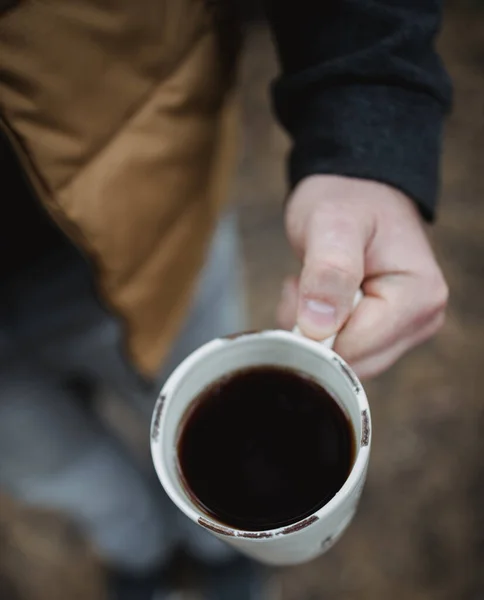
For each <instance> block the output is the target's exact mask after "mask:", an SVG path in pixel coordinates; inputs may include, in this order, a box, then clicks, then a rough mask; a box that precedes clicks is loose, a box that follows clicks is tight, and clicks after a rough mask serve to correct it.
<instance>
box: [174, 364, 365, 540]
mask: <svg viewBox="0 0 484 600" xmlns="http://www.w3.org/2000/svg"><path fill="white" fill-rule="evenodd" d="M354 451H355V444H354V434H353V430H352V427H351V425H350V423H349V422H348V419H347V417H346V416H345V414H344V413H343V411H342V410H341V408H340V407H339V406H338V404H337V403H336V402H335V401H334V400H333V398H332V397H331V396H330V395H329V394H328V392H326V391H325V390H324V389H323V388H321V387H320V386H319V385H318V384H316V383H315V382H313V381H312V380H311V379H309V378H306V377H305V376H303V375H300V374H299V373H297V372H296V371H291V370H286V369H281V368H277V367H257V368H250V369H246V370H241V371H238V372H236V373H233V374H231V375H228V376H227V377H224V378H223V379H220V380H218V381H217V382H215V383H214V384H212V385H211V386H210V387H209V388H208V389H206V390H205V391H204V392H203V393H202V394H201V395H200V396H199V398H198V399H197V401H196V402H195V403H194V407H193V408H192V409H191V411H190V413H189V414H188V416H187V417H186V420H185V423H184V424H183V426H182V432H181V435H180V441H179V445H178V456H179V461H180V466H181V470H182V473H183V476H184V478H185V482H186V485H187V487H188V488H189V489H190V491H191V494H192V495H193V496H195V499H196V500H197V501H198V503H199V504H200V506H201V507H202V508H203V510H204V511H205V512H206V513H208V514H209V515H212V516H214V517H216V518H217V519H218V520H219V521H221V522H222V523H225V524H226V525H231V526H233V527H236V528H239V529H244V530H247V531H261V530H264V529H273V528H276V527H283V526H286V525H290V524H292V523H295V522H297V521H298V520H299V519H303V518H304V517H307V516H309V515H310V514H311V513H313V512H314V511H315V510H317V509H319V508H321V507H322V506H324V505H325V504H326V503H327V502H328V501H329V500H331V498H332V497H333V496H334V495H335V494H336V493H337V492H338V491H339V489H340V488H341V487H342V485H343V483H344V482H345V480H346V479H347V477H348V474H349V472H350V470H351V467H352V464H353V457H354Z"/></svg>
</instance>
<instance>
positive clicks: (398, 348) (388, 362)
mask: <svg viewBox="0 0 484 600" xmlns="http://www.w3.org/2000/svg"><path fill="white" fill-rule="evenodd" d="M444 320H445V315H444V313H440V314H438V315H437V316H436V317H434V319H432V320H431V321H430V322H429V323H428V324H427V325H426V326H425V327H423V328H421V329H418V330H417V331H415V332H414V333H413V335H411V336H409V337H407V338H405V339H403V340H400V341H399V342H398V343H397V344H394V345H393V346H391V347H390V348H388V349H386V350H385V351H383V352H380V353H379V354H376V355H373V356H370V357H368V358H366V359H364V360H361V361H359V362H357V363H353V364H352V367H353V370H354V371H355V373H356V374H357V375H358V377H360V378H361V379H368V378H370V377H376V376H377V375H380V374H381V373H383V372H384V371H386V370H387V369H388V368H389V367H391V366H392V365H393V364H394V363H396V362H397V360H398V359H399V358H400V357H401V356H402V355H403V354H405V353H406V352H408V351H409V350H410V349H411V348H413V347H414V346H417V345H418V344H421V343H422V342H425V341H426V340H428V339H430V338H431V337H432V336H434V335H435V334H436V333H437V332H438V331H439V329H440V328H441V327H442V325H443V324H444Z"/></svg>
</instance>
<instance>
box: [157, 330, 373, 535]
mask: <svg viewBox="0 0 484 600" xmlns="http://www.w3.org/2000/svg"><path fill="white" fill-rule="evenodd" d="M247 337H253V338H266V339H267V338H269V339H271V338H272V339H275V340H278V339H279V340H280V339H285V340H286V341H290V342H291V343H295V344H297V345H298V346H300V347H304V348H306V349H309V350H311V351H313V352H316V353H317V354H319V355H320V356H321V357H322V358H324V359H325V360H327V361H328V362H330V363H331V364H332V365H333V366H334V367H336V369H337V370H338V371H339V372H340V374H341V375H342V377H343V379H344V380H346V381H347V383H348V384H349V385H350V386H351V388H352V392H353V394H354V396H355V397H356V401H357V403H358V408H359V411H360V414H361V415H362V418H363V415H365V422H364V427H363V431H362V436H361V439H359V440H358V439H356V440H355V444H356V456H355V460H354V462H353V466H352V467H351V471H350V473H349V475H348V477H347V478H346V480H345V482H344V484H343V485H342V486H341V488H340V489H339V490H338V492H337V493H336V494H335V495H334V496H333V498H331V500H329V502H327V503H326V504H324V505H323V506H322V507H320V508H319V509H318V510H316V511H314V512H313V513H311V514H310V515H306V516H305V517H304V518H302V519H299V520H298V521H296V522H294V523H292V524H290V525H286V526H283V527H279V528H274V529H264V530H261V531H251V530H244V529H239V528H238V527H234V526H231V525H227V524H225V523H223V522H221V521H218V520H217V519H216V518H215V517H212V516H211V515H209V514H208V513H206V512H204V511H203V510H202V509H201V508H198V507H197V506H196V504H195V502H193V500H189V499H188V498H185V497H184V496H183V495H182V494H180V493H178V491H177V490H176V489H175V486H174V485H173V484H172V482H171V477H170V476H169V475H168V470H167V469H166V467H165V463H166V461H167V460H171V458H172V457H170V458H165V457H164V456H163V453H162V452H160V451H159V450H160V449H161V446H162V439H163V431H164V429H165V427H166V418H167V417H166V415H167V413H168V409H169V405H170V403H171V402H172V401H173V396H174V394H175V393H176V391H177V388H178V385H179V383H180V382H181V380H182V379H183V378H184V377H185V375H186V374H187V373H188V372H189V371H190V370H191V368H192V367H193V366H194V365H195V364H196V363H197V362H199V361H200V360H201V359H202V358H203V357H204V356H205V355H207V354H209V353H211V352H213V351H216V350H217V349H220V348H222V347H223V346H225V344H227V343H233V342H237V341H238V340H240V341H241V340H242V339H246V338H247ZM350 421H351V423H352V425H353V421H352V420H351V419H350ZM150 434H151V436H150V446H151V456H152V460H153V464H154V466H155V470H156V473H157V475H158V478H159V480H160V482H161V484H162V486H163V488H164V489H165V491H166V493H167V494H168V496H169V497H170V499H171V500H172V501H173V502H174V503H175V505H176V506H177V507H178V508H179V509H180V510H181V511H182V512H183V513H184V514H185V515H186V516H187V517H189V518H190V519H191V520H192V521H193V522H194V523H197V524H199V525H201V526H202V527H204V528H206V529H208V530H210V531H212V532H213V533H216V534H219V535H224V536H228V537H231V538H236V539H237V538H246V539H250V540H253V541H269V540H270V539H272V538H274V537H277V536H281V535H288V534H291V533H297V532H299V531H301V530H303V529H305V528H306V527H308V526H310V525H312V524H313V523H316V522H317V521H319V520H320V519H324V518H327V517H329V516H330V515H331V514H332V513H333V512H334V511H335V510H336V509H337V507H338V506H339V504H340V503H341V502H342V501H343V500H344V499H345V498H346V497H348V496H349V495H350V494H352V493H353V492H354V489H355V488H356V486H357V485H358V482H359V481H360V480H361V476H362V474H363V472H364V471H365V469H366V468H367V464H368V459H369V453H370V448H371V437H372V427H371V412H370V406H369V403H368V398H367V396H366V393H365V390H364V388H363V385H362V384H361V382H360V380H359V378H358V377H357V375H356V374H355V373H354V371H353V370H352V369H351V367H350V366H349V365H348V363H346V361H345V360H344V359H343V358H341V356H339V354H337V353H336V352H334V350H332V349H330V348H327V347H326V346H324V345H323V343H321V342H317V341H315V340H311V339H309V338H306V337H304V336H301V335H298V334H295V333H293V332H290V331H284V330H280V329H268V330H261V331H251V332H242V333H239V334H234V335H230V336H226V337H219V338H215V339H213V340H211V341H209V342H207V343H206V344H203V345H202V346H200V347H199V348H197V349H196V350H194V351H193V352H192V353H191V354H189V355H188V356H187V357H186V358H185V359H184V360H183V361H182V362H181V363H180V364H179V365H178V366H177V367H176V368H175V370H174V371H173V372H172V374H171V375H170V376H169V377H168V379H167V380H166V382H165V384H164V385H163V387H162V389H161V391H160V393H159V395H158V398H157V400H156V403H155V407H154V410H153V417H152V421H151V428H150ZM157 450H158V451H157ZM177 467H178V465H177ZM177 470H178V468H177ZM180 485H181V487H182V488H183V489H185V487H186V486H185V485H184V484H183V481H180ZM185 494H186V496H187V497H189V496H190V494H189V492H187V491H186V490H185Z"/></svg>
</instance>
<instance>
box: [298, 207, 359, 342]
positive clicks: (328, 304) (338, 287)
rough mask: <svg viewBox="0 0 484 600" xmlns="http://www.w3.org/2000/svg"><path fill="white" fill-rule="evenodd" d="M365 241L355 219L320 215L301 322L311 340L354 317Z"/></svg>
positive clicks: (305, 272)
mask: <svg viewBox="0 0 484 600" xmlns="http://www.w3.org/2000/svg"><path fill="white" fill-rule="evenodd" d="M364 245H365V244H364V239H363V236H362V231H361V227H359V226H358V224H357V222H356V221H354V220H353V219H352V218H349V219H341V217H340V216H339V215H337V214H336V213H333V214H332V213H326V214H321V215H316V217H315V218H314V219H313V221H312V223H311V224H310V226H309V230H308V235H307V238H306V248H305V254H304V264H303V269H302V273H301V278H300V282H299V298H298V306H297V323H298V325H299V328H300V329H301V332H302V333H303V334H304V335H306V336H307V337H310V338H313V339H316V340H322V339H325V338H327V337H330V336H331V335H332V334H334V333H336V331H338V330H339V329H340V328H341V327H342V326H343V324H344V323H345V321H346V320H347V318H348V317H349V315H350V312H351V310H352V305H353V299H354V297H355V294H356V292H357V290H358V289H359V287H360V285H361V282H362V279H363V270H364V264H363V260H364Z"/></svg>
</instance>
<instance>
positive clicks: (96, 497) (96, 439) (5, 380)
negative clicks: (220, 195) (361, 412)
mask: <svg viewBox="0 0 484 600" xmlns="http://www.w3.org/2000/svg"><path fill="white" fill-rule="evenodd" d="M237 242H238V240H237V232H236V222H235V219H234V218H233V217H232V216H228V217H226V218H224V219H222V221H221V223H220V225H219V228H218V231H217V233H216V235H215V237H214V241H213V244H212V248H211V252H210V255H209V257H208V260H207V263H206V266H205V268H204V271H203V273H202V276H201V278H200V281H199V285H198V290H197V294H196V297H195V300H194V303H193V306H192V308H191V312H190V314H189V316H188V319H187V322H186V324H185V326H184V329H183V331H182V332H181V335H180V337H179V339H178V340H177V341H176V343H175V344H174V347H173V349H172V352H171V354H170V356H169V358H168V360H167V362H166V364H165V365H164V367H163V372H162V373H160V377H159V380H157V381H156V382H151V383H147V382H145V381H143V380H141V378H139V377H138V376H137V375H136V374H135V373H134V371H133V370H132V369H131V368H130V367H129V365H128V364H127V362H126V360H125V358H124V357H123V354H122V347H121V343H120V342H121V335H120V328H119V325H118V323H117V321H116V319H115V318H114V317H113V316H111V315H110V314H108V313H107V312H106V311H105V310H103V309H102V307H101V306H100V305H99V303H98V302H97V300H96V298H95V295H94V293H93V291H92V285H91V281H90V275H89V272H88V269H87V267H86V265H85V264H84V262H83V261H82V260H81V259H79V258H77V257H75V256H62V257H50V258H49V259H45V260H44V261H43V262H42V264H40V265H38V266H37V267H36V268H35V269H32V271H31V273H29V274H23V275H22V277H18V278H17V279H16V280H13V281H11V282H9V283H8V285H2V290H1V294H0V488H1V489H3V490H5V491H7V492H9V493H11V494H12V495H13V496H15V497H17V498H19V499H20V500H22V501H24V502H27V503H30V504H33V505H36V506H43V507H49V508H53V509H57V510H60V511H62V512H64V513H65V514H67V515H69V516H70V517H71V518H72V519H74V520H75V521H76V522H77V523H78V524H79V525H80V526H81V527H82V528H83V530H84V531H85V532H86V534H87V535H88V536H89V538H90V539H91V540H92V542H93V543H94V545H95V547H96V548H97V550H98V552H99V553H100V554H101V556H103V557H104V558H105V560H106V561H108V562H110V563H111V564H113V565H114V566H117V567H120V568H125V569H131V570H133V571H142V570H145V569H149V568H152V567H154V566H156V565H157V564H159V563H160V562H161V561H163V559H164V558H165V557H166V556H167V554H168V553H169V552H170V550H171V548H172V546H173V544H174V543H175V542H180V541H181V542H184V543H186V544H188V546H190V547H191V548H192V550H193V551H195V552H197V551H199V552H202V553H203V554H204V555H205V556H207V555H210V554H212V555H213V556H214V557H215V556H217V555H219V554H223V552H224V550H223V546H222V545H221V543H220V542H218V540H215V538H211V537H207V536H206V535H205V533H204V532H203V531H202V530H199V528H198V527H196V526H195V525H193V524H192V523H188V521H187V520H186V519H185V518H184V517H183V516H182V515H181V514H179V512H178V511H177V509H175V507H174V506H173V505H172V504H171V503H170V502H169V501H168V499H167V498H166V497H165V495H164V493H163V492H162V489H161V486H160V484H159V483H158V481H157V480H156V479H155V476H154V474H153V470H152V468H151V464H150V461H149V458H148V457H146V460H145V461H144V462H143V461H140V460H138V461H137V460H136V459H135V458H134V457H133V456H132V455H131V453H130V452H129V451H128V449H127V447H126V446H125V445H123V443H122V442H121V441H120V439H119V438H117V437H116V435H114V434H113V432H112V430H111V429H110V428H109V427H108V426H107V425H106V424H105V423H104V422H103V421H102V420H101V419H100V418H99V416H98V413H97V412H96V411H94V410H90V409H88V408H87V407H86V405H85V404H83V403H82V402H80V400H79V394H78V393H77V392H76V387H75V386H74V387H73V386H69V385H68V382H69V381H72V380H73V379H76V378H82V379H85V380H86V381H89V382H91V383H92V384H93V385H96V386H98V388H99V389H101V390H102V391H103V392H102V393H104V394H106V393H108V394H110V395H115V396H116V398H119V400H120V401H125V402H126V403H129V404H130V405H131V406H133V407H136V409H137V410H138V412H139V413H140V414H141V415H142V418H143V419H145V423H146V425H145V429H146V439H148V423H149V421H148V420H149V418H150V416H151V411H152V407H153V404H154V401H155V399H156V396H157V393H158V390H159V387H160V386H161V384H162V382H163V379H164V378H165V377H166V375H167V374H168V373H169V372H170V371H171V370H172V368H173V367H174V366H175V365H176V364H177V363H179V362H180V361H181V360H183V358H184V357H185V356H187V355H188V354H189V353H190V352H191V351H192V350H194V349H195V348H196V347H198V346H199V345H201V344H203V343H204V342H206V341H208V340H210V339H212V338H213V337H216V336H218V335H223V334H226V333H229V332H233V331H236V330H241V329H244V328H245V311H244V301H243V293H242V289H241V285H240V280H239V273H240V269H239V268H238V259H239V255H238V243H237Z"/></svg>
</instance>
